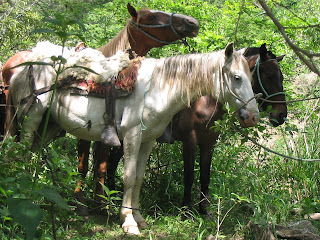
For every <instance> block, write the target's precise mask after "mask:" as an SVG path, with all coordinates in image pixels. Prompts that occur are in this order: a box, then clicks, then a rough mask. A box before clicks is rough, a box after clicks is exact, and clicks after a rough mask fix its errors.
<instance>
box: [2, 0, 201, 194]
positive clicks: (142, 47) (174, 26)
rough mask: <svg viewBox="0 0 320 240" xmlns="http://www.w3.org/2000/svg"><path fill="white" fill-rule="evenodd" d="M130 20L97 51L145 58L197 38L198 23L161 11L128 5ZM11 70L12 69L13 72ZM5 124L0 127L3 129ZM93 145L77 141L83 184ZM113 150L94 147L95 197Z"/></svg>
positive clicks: (19, 59)
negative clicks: (153, 51) (156, 50)
mask: <svg viewBox="0 0 320 240" xmlns="http://www.w3.org/2000/svg"><path fill="white" fill-rule="evenodd" d="M127 9H128V12H129V13H130V15H131V19H129V20H128V21H127V25H126V26H125V27H124V29H123V30H122V31H121V32H120V33H119V34H118V35H117V36H115V37H114V38H113V39H112V40H110V41H109V42H108V43H107V44H106V45H104V46H102V47H100V48H98V50H99V51H101V52H102V53H103V55H104V56H106V57H109V56H112V55H114V54H115V53H116V52H117V51H118V50H126V49H129V48H131V49H132V50H133V51H134V52H135V53H136V54H137V55H139V56H144V55H145V54H146V53H147V52H148V51H149V50H150V49H152V48H154V47H161V46H164V45H166V44H170V43H174V42H175V41H177V40H180V39H183V38H185V37H195V36H197V34H198V30H199V23H198V21H197V20H196V19H194V18H192V17H189V16H186V15H181V14H176V13H166V12H162V11H154V10H147V9H141V10H139V11H136V9H135V8H134V7H132V6H131V5H130V4H129V3H128V5H127ZM30 52H31V51H23V52H19V53H17V54H15V55H14V56H12V57H11V58H9V60H8V61H7V62H6V63H5V65H4V68H3V69H4V72H3V74H2V77H3V80H4V84H5V85H6V86H8V85H9V84H10V79H11V77H12V75H13V74H14V73H15V72H17V71H18V68H12V67H14V66H16V65H18V64H20V63H23V62H24V61H25V59H26V58H27V57H28V55H29V53H30ZM11 68H12V69H11ZM3 125H4V124H2V123H1V126H3ZM90 145H91V142H90V141H85V140H81V139H79V140H78V163H79V164H78V171H79V173H80V174H81V177H82V180H83V179H85V177H86V175H87V172H88V158H89V153H90ZM109 150H110V148H109V147H107V146H105V145H103V144H102V143H101V142H95V144H94V159H95V170H94V173H95V181H96V187H95V193H96V194H97V195H98V194H100V195H103V194H104V191H103V188H102V186H101V184H100V183H102V184H104V183H105V177H106V172H107V170H106V167H107V159H106V158H107V156H108V154H109ZM82 180H81V181H79V182H78V184H77V185H78V186H77V188H76V195H77V196H82V191H81V185H82Z"/></svg>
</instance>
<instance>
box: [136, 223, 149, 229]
mask: <svg viewBox="0 0 320 240" xmlns="http://www.w3.org/2000/svg"><path fill="white" fill-rule="evenodd" d="M138 225H139V227H140V228H141V229H145V228H147V226H148V225H147V223H146V222H145V221H142V222H138Z"/></svg>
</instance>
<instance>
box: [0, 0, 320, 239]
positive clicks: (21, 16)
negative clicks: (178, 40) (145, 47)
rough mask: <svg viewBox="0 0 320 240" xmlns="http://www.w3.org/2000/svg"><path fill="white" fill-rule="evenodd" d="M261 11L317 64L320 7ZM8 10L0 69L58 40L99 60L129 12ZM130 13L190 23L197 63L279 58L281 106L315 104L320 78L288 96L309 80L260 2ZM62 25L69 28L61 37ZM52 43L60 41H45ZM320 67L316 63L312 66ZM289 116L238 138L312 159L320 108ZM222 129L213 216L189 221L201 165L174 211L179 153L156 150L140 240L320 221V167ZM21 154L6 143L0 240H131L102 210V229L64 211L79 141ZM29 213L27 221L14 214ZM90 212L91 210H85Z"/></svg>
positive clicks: (99, 7)
mask: <svg viewBox="0 0 320 240" xmlns="http://www.w3.org/2000/svg"><path fill="white" fill-rule="evenodd" d="M266 2H267V4H268V6H269V7H270V8H271V9H272V11H273V13H274V14H275V16H276V17H277V18H278V19H279V21H280V22H281V24H282V25H283V26H285V27H286V33H287V34H288V36H289V37H290V38H291V40H292V41H294V42H295V43H296V44H299V47H301V48H303V49H307V50H309V51H311V52H314V53H319V50H320V49H319V46H320V34H319V29H320V28H319V24H320V23H319V19H320V16H319V14H320V11H319V10H320V4H319V1H317V0H302V1H295V0H279V1H266ZM15 3H16V4H15V5H14V6H10V5H9V4H8V3H7V2H6V1H5V2H4V3H3V4H2V5H0V33H1V34H0V61H1V62H2V63H3V62H5V61H6V59H8V57H9V56H11V55H13V54H14V53H15V52H17V51H19V50H23V49H29V48H31V47H33V46H34V45H35V44H36V42H38V41H41V40H50V41H52V42H53V43H59V44H61V40H60V39H61V37H62V39H63V42H65V43H66V45H67V46H74V45H75V43H76V42H78V41H79V40H81V39H83V40H85V42H86V43H87V45H88V46H90V47H93V48H97V47H99V46H101V45H103V44H105V43H106V42H108V41H109V40H110V39H112V38H113V37H114V36H115V35H116V34H117V33H118V32H119V31H120V30H121V29H122V28H123V27H124V25H125V23H126V20H127V19H128V18H129V14H128V12H127V9H126V4H127V1H124V0H114V1H107V0H90V1H88V0H86V1H84V0H77V1H76V0H52V1H31V0H24V1H15ZM130 3H131V4H132V5H133V6H134V7H136V8H137V9H140V8H142V7H147V8H151V9H161V10H163V11H167V12H177V13H183V14H186V15H190V16H193V17H195V18H196V19H197V20H198V21H199V22H200V26H201V28H200V32H199V35H198V37H196V38H193V39H188V42H189V44H190V46H191V49H192V48H193V49H194V50H195V51H198V52H208V51H214V50H218V49H222V48H224V47H225V45H226V44H227V43H228V42H231V41H233V42H234V43H235V45H236V47H238V48H242V47H246V46H248V45H251V46H260V45H261V44H262V43H267V46H268V48H269V49H271V50H272V51H273V52H274V53H276V55H282V54H285V55H286V57H285V58H284V60H283V61H282V62H281V63H280V67H281V69H282V72H283V73H284V79H285V82H284V88H285V92H286V93H287V99H288V100H293V99H301V98H304V97H306V96H308V97H313V96H319V88H318V87H317V86H316V83H317V81H318V80H319V78H317V79H316V81H315V82H313V84H314V87H313V88H311V89H312V91H309V92H308V93H306V92H305V91H299V92H298V91H297V89H298V86H297V84H299V83H297V84H295V82H294V79H295V77H296V76H297V75H300V74H302V73H304V74H305V73H308V70H307V68H306V67H305V66H304V65H303V64H302V63H301V62H300V61H299V60H297V57H296V56H295V54H294V52H293V51H292V50H291V49H290V48H289V47H288V46H287V45H286V44H285V41H284V40H283V38H282V36H281V34H280V33H279V32H278V29H277V28H276V27H275V26H274V24H273V23H272V21H271V20H270V19H269V18H268V17H267V16H266V15H265V13H264V11H263V9H262V8H261V7H260V5H259V4H258V3H257V1H248V0H241V1H240V0H224V1H216V0H210V1H201V0H186V1H183V0H177V1H162V0H155V1H151V0H144V1H142V0H136V1H131V2H130ZM310 13H312V14H310ZM44 19H47V21H45V20H44ZM55 19H56V21H55ZM66 21H69V24H67V25H64V24H63V23H65V22H66ZM35 29H42V30H37V31H34V30H35ZM45 29H47V30H45ZM48 29H51V30H50V31H49V30H48ZM32 31H33V32H32ZM31 32H32V33H31ZM52 32H55V33H57V34H47V33H52ZM63 33H69V34H66V35H64V34H63ZM70 35H72V36H71V37H70ZM79 36H81V38H79ZM188 52H190V48H189V47H188V46H184V45H178V44H177V45H168V46H165V47H163V48H161V49H160V48H156V49H153V50H152V51H151V52H150V53H149V55H148V56H152V57H162V56H170V55H174V54H185V53H188ZM60 60H61V59H60ZM318 60H319V59H315V62H316V63H317V64H318ZM307 84H308V82H307ZM303 90H306V89H303ZM288 110H289V113H290V115H289V117H288V118H289V119H290V120H289V121H288V122H286V123H285V124H284V125H283V126H280V127H278V128H277V129H275V128H271V127H270V126H269V124H268V122H267V121H265V120H263V121H262V122H261V123H260V125H259V126H258V127H257V128H255V129H249V130H246V131H245V132H246V133H247V134H249V135H250V136H252V137H256V138H257V139H259V142H260V143H262V144H263V145H268V146H269V147H272V149H273V150H276V151H278V152H280V153H282V154H286V155H288V156H295V157H299V158H307V159H313V158H319V148H318V146H319V137H320V136H319V134H318V132H319V126H320V120H319V105H318V101H316V100H314V101H309V102H296V103H290V104H289V105H288ZM225 120H226V121H221V122H218V123H217V126H218V127H219V130H221V131H222V135H221V137H220V139H219V141H218V143H217V145H216V146H215V151H214V156H213V161H212V166H211V169H212V171H211V183H210V192H211V199H210V201H211V204H210V209H211V211H212V213H213V218H212V219H210V220H205V219H203V217H202V216H199V215H198V213H197V211H196V209H197V203H198V200H197V199H198V197H199V195H200V192H199V188H198V186H199V164H198V163H196V165H195V170H196V172H195V180H196V181H195V183H194V187H193V198H194V204H195V205H194V209H192V210H191V211H190V210H186V209H181V208H180V204H181V199H182V197H183V163H182V161H181V159H182V158H181V156H182V153H181V151H182V150H181V144H180V143H175V144H172V145H168V144H162V145H156V146H155V148H154V149H153V152H152V155H151V157H150V161H149V163H148V166H147V171H146V175H145V181H144V185H143V188H142V193H141V206H142V207H143V211H142V212H143V214H144V215H145V216H146V218H147V223H148V224H149V225H151V227H150V228H149V229H147V230H144V231H143V233H142V236H141V238H143V239H146V238H149V239H159V238H165V239H201V238H204V237H207V236H208V235H209V234H212V235H214V236H219V238H223V237H225V238H228V239H232V238H233V237H234V238H236V236H237V235H242V236H243V235H244V234H245V232H246V228H245V226H246V224H247V223H248V221H249V220H253V221H254V222H256V223H259V224H261V225H263V224H266V223H268V222H273V223H278V224H284V225H286V224H287V223H288V222H291V221H294V220H296V219H300V218H302V217H303V216H304V215H305V214H308V213H312V212H318V211H319V210H320V194H319V189H318V187H317V186H319V179H320V176H319V170H318V169H319V162H297V161H294V160H290V159H289V158H283V157H280V156H277V155H274V154H271V153H268V152H267V151H264V150H262V149H261V148H259V147H258V146H255V145H253V144H252V143H251V142H249V141H247V138H243V137H241V136H240V135H239V134H238V133H236V132H235V131H234V130H230V124H229V120H228V118H226V119H225ZM26 145H27V144H25V143H17V142H15V141H14V139H12V138H9V139H6V140H5V141H3V142H2V143H1V148H0V149H1V151H0V165H1V167H0V195H1V197H0V218H1V221H0V238H1V239H10V238H11V239H13V238H14V239H23V238H25V237H29V238H30V236H33V235H35V238H36V239H52V236H53V235H54V234H55V235H56V236H57V238H59V239H65V238H73V239H88V238H91V239H110V238H118V239H121V238H124V237H127V236H124V235H123V233H122V232H121V230H120V228H119V220H118V216H117V214H114V212H113V211H111V209H108V213H109V215H108V217H106V216H101V217H97V216H93V217H90V218H89V220H88V221H87V222H84V221H83V219H82V218H81V217H79V216H77V215H76V214H75V212H74V211H70V207H69V206H70V205H71V206H72V205H73V198H72V197H71V196H72V194H73V191H74V188H75V186H76V182H77V179H78V178H79V176H78V174H77V172H76V164H77V161H76V156H75V152H76V140H75V139H74V138H73V137H71V136H70V135H66V136H65V137H63V138H59V139H57V140H56V141H53V142H52V143H51V144H50V145H49V146H47V147H46V148H44V150H43V153H44V154H42V155H40V153H37V154H30V152H29V151H28V149H27V148H26ZM37 169H39V170H41V171H38V170H37ZM117 175H118V177H117V187H118V189H119V190H122V187H121V186H122V181H121V178H122V167H121V166H120V167H119V169H118V171H117ZM92 178H93V177H92V173H90V174H89V176H88V177H87V179H88V183H87V185H86V186H84V188H85V189H84V190H85V192H86V197H87V198H88V199H92V198H93V194H92V193H93V181H92ZM106 190H107V189H106ZM107 193H108V190H107ZM118 196H120V194H119V193H117V192H113V191H109V194H107V196H106V199H105V200H106V201H107V202H109V201H110V200H111V202H112V203H114V204H115V205H119V204H120V201H119V200H118ZM67 203H69V204H67ZM26 207H27V208H28V210H29V211H25V212H24V211H21V208H22V209H25V208H26ZM89 207H92V206H91V204H89ZM112 210H114V209H113V208H112ZM52 212H54V214H52ZM23 214H24V215H23ZM222 219H223V221H222ZM107 221H108V229H107V230H106V228H105V225H106V222H107ZM39 223H40V224H39ZM48 223H49V224H48ZM317 227H319V226H317ZM54 232H55V233H54ZM129 238H132V239H139V237H129Z"/></svg>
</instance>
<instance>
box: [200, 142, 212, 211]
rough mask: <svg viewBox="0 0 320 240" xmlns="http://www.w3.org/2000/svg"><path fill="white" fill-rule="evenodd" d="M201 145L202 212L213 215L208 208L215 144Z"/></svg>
mask: <svg viewBox="0 0 320 240" xmlns="http://www.w3.org/2000/svg"><path fill="white" fill-rule="evenodd" d="M199 147H200V184H201V192H200V204H199V212H200V214H205V215H206V216H207V217H211V216H212V213H211V212H210V211H208V210H207V208H208V206H209V196H208V193H209V184H210V166H211V161H212V153H213V145H212V144H201V145H199Z"/></svg>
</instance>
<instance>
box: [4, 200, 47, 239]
mask: <svg viewBox="0 0 320 240" xmlns="http://www.w3.org/2000/svg"><path fill="white" fill-rule="evenodd" d="M8 209H9V212H10V214H11V215H12V217H13V220H14V221H16V222H17V223H19V224H20V225H21V226H23V227H24V228H25V229H26V235H27V236H26V239H33V238H34V234H35V232H36V229H37V227H38V226H39V224H40V221H41V220H42V218H43V217H44V215H45V213H44V211H43V210H42V209H41V208H40V207H39V206H38V205H35V204H34V203H32V202H31V201H30V200H27V199H19V198H10V199H8Z"/></svg>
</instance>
